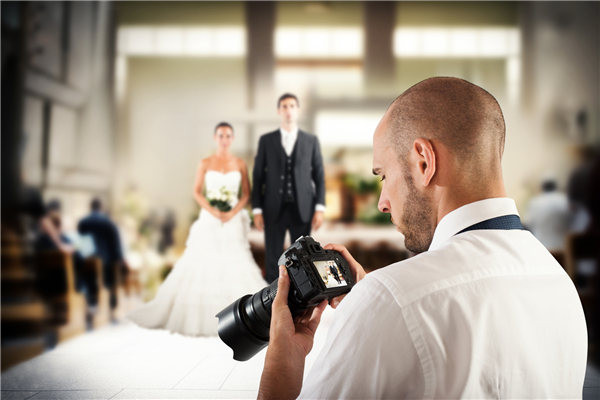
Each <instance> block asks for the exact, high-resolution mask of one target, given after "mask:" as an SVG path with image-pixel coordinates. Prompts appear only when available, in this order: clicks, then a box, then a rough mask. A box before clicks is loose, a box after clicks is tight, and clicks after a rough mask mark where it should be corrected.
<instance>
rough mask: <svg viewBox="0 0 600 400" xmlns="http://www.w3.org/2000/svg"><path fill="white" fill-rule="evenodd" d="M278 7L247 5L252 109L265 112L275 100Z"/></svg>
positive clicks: (249, 100) (256, 2) (249, 80)
mask: <svg viewBox="0 0 600 400" xmlns="http://www.w3.org/2000/svg"><path fill="white" fill-rule="evenodd" d="M275 7H276V3H275V2H269V1H249V2H246V40H247V56H246V65H247V74H248V75H247V82H248V108H249V109H251V110H262V109H264V108H265V107H267V106H268V105H270V104H271V103H273V102H274V101H275V99H273V80H274V74H275V12H276V8H275ZM270 108H271V109H272V108H274V106H272V105H271V107H270Z"/></svg>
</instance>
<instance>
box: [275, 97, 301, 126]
mask: <svg viewBox="0 0 600 400" xmlns="http://www.w3.org/2000/svg"><path fill="white" fill-rule="evenodd" d="M299 114H300V108H299V107H298V103H297V102H296V99H294V98H291V97H288V98H287V99H283V100H281V102H279V108H278V109H277V115H279V118H281V123H282V124H295V123H296V122H298V115H299Z"/></svg>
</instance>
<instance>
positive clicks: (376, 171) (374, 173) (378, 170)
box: [373, 168, 381, 175]
mask: <svg viewBox="0 0 600 400" xmlns="http://www.w3.org/2000/svg"><path fill="white" fill-rule="evenodd" d="M379 172H381V168H373V175H379Z"/></svg>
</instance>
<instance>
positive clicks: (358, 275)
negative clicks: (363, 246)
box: [323, 243, 367, 308]
mask: <svg viewBox="0 0 600 400" xmlns="http://www.w3.org/2000/svg"><path fill="white" fill-rule="evenodd" d="M323 248H324V249H327V250H336V251H339V252H340V253H341V254H342V257H344V258H345V259H346V261H348V265H349V266H350V271H351V272H352V277H353V278H354V282H356V283H358V282H359V281H361V280H362V279H363V278H364V277H365V276H366V275H367V273H366V272H365V270H364V268H363V267H362V265H360V264H359V263H358V262H356V260H355V259H354V257H352V254H350V252H349V251H348V249H347V248H346V247H345V246H342V245H341V244H331V243H330V244H326V245H325V246H323ZM344 297H346V295H345V294H343V295H341V296H338V297H334V298H333V299H331V301H330V302H329V305H330V306H331V308H337V306H338V305H339V304H340V302H341V301H342V300H343V299H344Z"/></svg>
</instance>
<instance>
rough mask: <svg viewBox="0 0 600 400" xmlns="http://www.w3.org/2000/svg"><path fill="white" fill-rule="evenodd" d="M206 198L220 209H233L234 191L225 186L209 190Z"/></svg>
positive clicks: (225, 210) (224, 210)
mask: <svg viewBox="0 0 600 400" xmlns="http://www.w3.org/2000/svg"><path fill="white" fill-rule="evenodd" d="M206 199H207V200H208V203H209V204H210V205H211V207H214V208H216V209H217V210H219V211H223V212H227V211H230V210H231V204H232V203H233V193H231V192H230V191H229V190H227V189H226V188H225V186H223V187H222V188H221V189H219V190H209V191H208V193H207V194H206Z"/></svg>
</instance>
